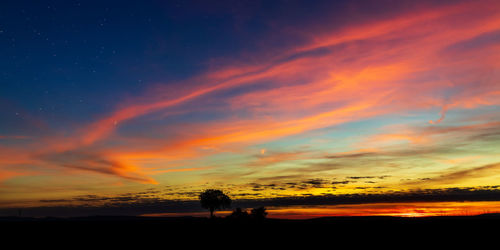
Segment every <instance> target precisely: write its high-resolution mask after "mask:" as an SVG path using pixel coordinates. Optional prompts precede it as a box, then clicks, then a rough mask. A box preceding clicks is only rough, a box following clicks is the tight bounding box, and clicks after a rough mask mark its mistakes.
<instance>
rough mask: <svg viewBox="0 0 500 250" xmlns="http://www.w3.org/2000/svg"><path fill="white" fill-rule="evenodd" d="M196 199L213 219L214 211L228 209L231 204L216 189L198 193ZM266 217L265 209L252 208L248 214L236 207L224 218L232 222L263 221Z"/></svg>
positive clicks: (226, 197)
mask: <svg viewBox="0 0 500 250" xmlns="http://www.w3.org/2000/svg"><path fill="white" fill-rule="evenodd" d="M198 197H199V199H200V203H201V207H203V208H205V209H208V210H209V211H210V218H215V215H214V211H215V210H217V209H219V210H220V209H224V208H229V207H230V206H231V202H232V200H231V198H229V196H228V195H226V194H225V193H224V192H222V191H221V190H218V189H207V190H205V191H203V192H202V193H200V195H199V196H198ZM266 216H267V212H266V208H265V207H258V208H253V209H252V210H251V211H250V213H248V212H247V211H246V210H243V209H241V208H240V207H238V208H236V209H235V210H233V213H231V214H230V215H229V216H227V217H226V218H228V219H232V220H249V219H253V220H263V219H265V218H266Z"/></svg>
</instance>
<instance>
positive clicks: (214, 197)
mask: <svg viewBox="0 0 500 250" xmlns="http://www.w3.org/2000/svg"><path fill="white" fill-rule="evenodd" d="M199 198H200V203H201V206H202V207H203V208H205V209H208V210H210V217H214V211H215V210H217V209H224V208H229V207H230V206H231V198H229V196H227V195H226V194H224V192H222V191H221V190H218V189H207V190H205V191H203V192H202V193H201V194H200V196H199Z"/></svg>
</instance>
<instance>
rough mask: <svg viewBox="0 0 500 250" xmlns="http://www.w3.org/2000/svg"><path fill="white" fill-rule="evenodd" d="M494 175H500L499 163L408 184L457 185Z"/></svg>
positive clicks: (451, 172) (450, 172)
mask: <svg viewBox="0 0 500 250" xmlns="http://www.w3.org/2000/svg"><path fill="white" fill-rule="evenodd" d="M495 175H500V163H492V164H487V165H483V166H479V167H473V168H469V169H465V170H459V171H449V172H447V173H443V174H442V175H440V176H438V177H434V178H427V179H425V180H422V181H417V182H410V183H408V184H422V183H426V184H429V183H434V184H458V183H460V182H462V181H464V180H470V179H476V178H482V177H485V176H495Z"/></svg>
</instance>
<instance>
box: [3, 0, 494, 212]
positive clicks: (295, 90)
mask: <svg viewBox="0 0 500 250" xmlns="http://www.w3.org/2000/svg"><path fill="white" fill-rule="evenodd" d="M0 58H1V60H0V208H2V209H8V208H30V207H59V208H61V207H64V206H73V207H74V206H87V207H88V206H92V207H100V206H106V205H108V206H109V205H110V204H112V205H117V206H120V207H123V206H136V205H137V204H145V203H147V204H148V206H147V207H149V205H151V204H159V203H161V204H164V203H165V204H171V203H169V202H174V201H176V202H178V201H182V202H191V201H194V200H196V199H197V196H198V194H199V192H200V191H202V190H204V189H208V188H217V189H221V190H223V191H224V192H226V193H228V194H229V195H230V197H232V198H233V200H238V199H239V200H245V201H246V202H252V201H253V202H257V201H258V202H262V201H263V200H267V201H283V199H285V200H287V199H288V200H293V201H294V204H295V205H307V204H311V203H310V202H309V201H306V202H300V201H304V199H306V198H307V197H316V198H318V199H319V201H318V200H316V201H317V202H313V203H314V205H322V204H327V203H328V204H333V203H335V202H333V203H332V201H331V200H332V199H338V197H350V198H349V199H351V201H350V203H355V204H356V205H355V206H358V205H359V204H362V203H363V199H358V198H359V197H365V198H367V199H368V200H370V197H378V198H377V199H375V200H376V201H386V199H384V198H383V197H386V198H387V197H394V195H397V196H398V197H400V198H398V201H404V202H412V201H415V199H414V198H415V197H416V196H418V197H420V196H422V195H424V196H426V195H427V196H426V197H428V199H431V198H432V199H433V201H435V199H436V197H440V198H438V199H437V200H438V201H443V202H444V201H447V202H451V201H463V200H474V201H483V203H478V204H479V209H483V210H482V211H485V210H487V209H489V208H488V207H487V206H486V205H485V203H484V201H486V200H487V201H490V202H493V203H494V206H493V207H495V209H499V208H500V205H499V203H498V202H499V201H500V153H499V152H500V150H499V149H500V82H499V81H500V3H499V2H498V1H495V0H491V1H489V0H485V1H483V0H475V1H425V0H424V1H389V0H383V1H320V0H315V1H291V0H290V1H285V0H283V1H279V0H275V1H257V0H255V1H222V0H221V1H141V2H132V1H130V2H129V1H62V0H61V1H36V2H33V1H2V2H1V3H0ZM457 193H460V195H457ZM435 194H439V195H437V196H436V195H435ZM485 194H486V196H487V198H484V197H486V196H484V195H485ZM429 195H431V196H432V197H431V198H429ZM353 197H354V198H353ZM355 197H358V198H355ZM401 197H406V198H401ZM412 197H413V198H412ZM450 197H455V198H450ZM457 197H458V198H457ZM464 197H468V198H464ZM428 199H427V198H424V199H420V198H419V199H418V201H420V202H422V201H428ZM325 200H328V201H327V202H325ZM158 202H159V203H158ZM162 202H163V203H162ZM495 202H496V203H495ZM493 203H492V204H493ZM266 204H267V203H266ZM269 204H271V205H272V203H269ZM434 205H435V204H434ZM449 206H450V205H449V204H447V205H446V207H449ZM357 208H358V207H357ZM350 209H353V208H352V207H351V208H350ZM146 210H147V209H146ZM44 211H47V210H44ZM54 211H55V210H54ZM148 211H149V212H158V211H157V210H154V211H153V210H151V211H150V210H148ZM180 211H182V209H180ZM190 211H191V210H190ZM193 211H194V210H193ZM499 211H500V209H499ZM160 212H161V211H160ZM172 212H178V211H177V210H175V211H173V210H172ZM434 212H435V211H434ZM144 213H147V212H144ZM340 214H342V213H340Z"/></svg>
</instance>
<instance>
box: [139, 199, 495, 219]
mask: <svg viewBox="0 0 500 250" xmlns="http://www.w3.org/2000/svg"><path fill="white" fill-rule="evenodd" d="M249 210H250V209H247V211H249ZM266 211H267V212H268V215H267V218H274V219H313V218H320V217H338V216H344V217H349V216H394V217H431V216H475V215H481V214H488V213H500V202H499V201H480V202H406V203H372V204H342V205H318V206H289V207H269V208H267V210H266ZM229 214H231V211H217V212H216V215H217V216H220V217H225V216H227V215H229ZM208 215H209V213H208V212H195V213H152V214H143V215H142V216H147V217H180V216H193V217H207V216H208Z"/></svg>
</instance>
